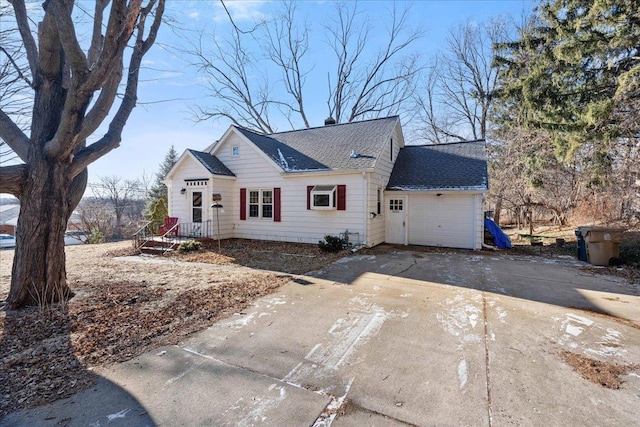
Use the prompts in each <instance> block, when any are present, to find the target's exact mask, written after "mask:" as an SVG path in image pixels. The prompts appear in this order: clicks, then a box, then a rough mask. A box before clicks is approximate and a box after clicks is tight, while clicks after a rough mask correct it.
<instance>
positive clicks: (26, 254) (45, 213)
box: [7, 159, 87, 309]
mask: <svg viewBox="0 0 640 427" xmlns="http://www.w3.org/2000/svg"><path fill="white" fill-rule="evenodd" d="M65 166H66V165H62V164H57V163H51V162H49V161H47V160H46V159H39V160H37V161H34V162H33V163H32V164H31V166H30V168H29V179H28V180H27V185H26V186H25V187H24V192H23V194H22V197H21V198H20V200H21V203H20V217H19V218H20V222H19V224H18V227H17V229H16V249H15V251H16V252H15V256H14V263H13V269H12V275H11V289H10V292H9V297H8V299H7V302H8V304H9V307H10V308H11V309H17V308H20V307H23V306H25V305H47V304H51V303H55V302H59V301H63V300H67V299H68V298H70V297H71V296H72V295H73V294H72V292H71V290H70V289H69V287H68V286H67V275H66V266H65V259H66V258H65V249H64V233H65V231H66V229H67V222H68V220H69V217H70V216H71V213H72V212H73V209H74V208H75V206H76V205H77V204H78V202H79V200H80V198H81V197H82V193H83V192H84V187H85V186H86V175H87V174H86V171H85V172H83V173H82V174H80V175H79V176H78V177H77V178H76V179H75V180H73V181H72V180H70V179H69V178H68V170H67V169H68V168H67V167H65Z"/></svg>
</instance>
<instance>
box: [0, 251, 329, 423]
mask: <svg viewBox="0 0 640 427" xmlns="http://www.w3.org/2000/svg"><path fill="white" fill-rule="evenodd" d="M130 246H131V243H130V242H119V243H113V244H103V245H78V246H73V247H68V248H67V274H68V281H69V284H70V286H71V288H72V290H73V291H74V292H75V293H76V295H75V297H74V298H73V299H72V300H71V301H70V303H69V305H68V310H51V311H47V312H45V313H42V312H39V310H38V309H37V308H32V309H28V310H24V311H19V312H6V311H4V310H2V311H0V417H2V416H3V415H5V414H7V413H8V412H9V411H12V410H15V409H18V408H22V407H29V406H34V405H39V404H43V403H47V402H51V401H54V400H56V399H60V398H63V397H66V396H69V395H71V394H73V393H75V392H77V391H79V390H82V389H83V388H86V387H87V386H89V385H91V384H92V383H93V381H92V376H91V375H90V373H89V372H88V371H87V369H86V368H88V367H94V366H100V365H104V364H108V363H114V362H122V361H125V360H128V359H131V358H132V357H135V356H137V355H139V354H141V353H143V352H144V351H146V350H149V349H151V348H155V347H159V346H162V345H168V344H176V343H178V342H179V341H180V340H182V339H184V338H185V337H186V336H188V335H189V334H191V333H193V332H195V331H198V330H201V329H204V328H206V327H207V326H209V325H211V324H212V323H214V322H215V321H216V320H218V319H220V318H223V317H226V316H229V315H231V314H233V313H235V312H238V311H240V310H242V309H244V308H245V307H247V306H248V305H250V304H251V303H252V302H253V301H254V300H255V299H256V298H259V297H261V296H264V295H267V294H269V293H271V292H274V291H275V290H276V289H277V288H278V287H280V286H281V285H282V284H284V283H286V282H287V281H288V280H290V279H291V277H290V276H289V275H287V274H278V273H271V272H263V271H257V270H253V269H250V268H244V267H242V266H240V265H238V264H237V262H238V261H237V260H236V259H235V258H234V257H231V256H228V255H219V254H212V253H210V252H201V253H199V254H185V255H177V256H175V257H172V258H168V257H163V258H159V259H156V258H149V257H114V256H107V254H109V253H110V254H111V255H114V254H115V255H123V254H127V253H129V252H130ZM225 249H228V253H230V254H234V253H235V255H236V257H240V256H244V257H247V258H251V252H252V251H255V250H257V251H260V253H261V254H264V253H266V252H268V251H269V250H273V249H274V247H273V245H266V246H265V245H264V244H263V245H261V244H251V243H250V242H248V241H244V242H225ZM285 249H286V251H287V252H286V255H285V256H286V261H285V262H283V260H278V261H277V262H278V264H279V267H285V266H286V268H288V269H289V270H291V271H300V270H303V269H304V268H307V267H309V266H312V267H313V266H316V265H318V264H317V263H318V262H320V264H322V263H323V260H324V258H325V256H323V255H322V254H317V253H316V252H317V250H316V249H315V248H314V247H309V246H308V245H287V246H286V247H285ZM296 252H299V253H296ZM262 258H264V256H262ZM270 258H272V259H273V258H274V256H273V252H272V255H271V257H270ZM276 258H277V257H276ZM12 259H13V251H1V252H0V301H4V300H5V299H6V297H7V295H8V292H9V283H10V279H11V264H12ZM182 259H184V260H187V261H193V262H185V261H182ZM254 259H256V260H258V261H260V260H261V257H260V256H256V257H254ZM327 259H328V260H332V259H335V256H332V257H328V258H327ZM197 261H201V262H197ZM240 261H243V260H240ZM324 262H327V261H324ZM261 265H262V266H263V267H264V266H269V265H268V264H267V263H266V261H264V260H263V261H262V264H261ZM271 266H274V265H273V263H272V265H271ZM274 267H277V266H274Z"/></svg>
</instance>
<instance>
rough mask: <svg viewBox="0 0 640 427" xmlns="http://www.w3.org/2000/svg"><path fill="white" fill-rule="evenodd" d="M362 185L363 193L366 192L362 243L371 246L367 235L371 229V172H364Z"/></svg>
mask: <svg viewBox="0 0 640 427" xmlns="http://www.w3.org/2000/svg"><path fill="white" fill-rule="evenodd" d="M362 185H363V186H364V188H363V190H364V191H363V192H362V194H364V201H363V203H362V218H363V223H362V224H363V225H364V230H363V235H362V245H363V246H369V245H368V242H367V236H368V234H369V233H368V231H369V173H368V172H364V171H363V172H362Z"/></svg>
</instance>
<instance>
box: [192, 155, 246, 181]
mask: <svg viewBox="0 0 640 427" xmlns="http://www.w3.org/2000/svg"><path fill="white" fill-rule="evenodd" d="M189 152H190V153H191V154H192V155H193V157H195V158H196V159H198V161H199V162H200V163H202V165H203V166H204V167H205V168H207V170H208V171H209V172H211V173H212V174H213V175H225V176H235V175H234V173H233V172H231V171H230V170H229V168H228V167H226V166H225V165H224V163H222V162H221V161H220V160H218V158H217V157H216V156H212V155H211V154H209V153H205V152H203V151H196V150H191V149H189Z"/></svg>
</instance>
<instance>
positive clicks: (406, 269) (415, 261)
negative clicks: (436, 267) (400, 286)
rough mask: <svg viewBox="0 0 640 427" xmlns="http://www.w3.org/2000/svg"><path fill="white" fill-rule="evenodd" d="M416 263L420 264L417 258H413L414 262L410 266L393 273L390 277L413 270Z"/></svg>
mask: <svg viewBox="0 0 640 427" xmlns="http://www.w3.org/2000/svg"><path fill="white" fill-rule="evenodd" d="M416 265H418V261H417V260H415V259H414V260H413V264H411V265H409V267H407V268H405V269H404V270H402V271H399V272H398V273H394V274H393V275H391V276H390V277H397V276H400V275H401V274H403V273H406V272H407V271H409V270H411V268H412V267H415V266H416Z"/></svg>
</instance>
